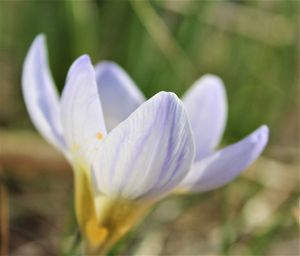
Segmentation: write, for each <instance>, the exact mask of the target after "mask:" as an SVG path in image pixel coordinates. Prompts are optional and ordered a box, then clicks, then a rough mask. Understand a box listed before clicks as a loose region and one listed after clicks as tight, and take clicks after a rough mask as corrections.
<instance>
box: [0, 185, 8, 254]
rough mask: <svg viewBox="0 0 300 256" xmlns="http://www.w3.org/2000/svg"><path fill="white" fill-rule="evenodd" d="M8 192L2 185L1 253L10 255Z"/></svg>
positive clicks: (0, 186) (0, 191)
mask: <svg viewBox="0 0 300 256" xmlns="http://www.w3.org/2000/svg"><path fill="white" fill-rule="evenodd" d="M8 211H9V209H8V193H7V190H6V188H5V187H4V185H2V184H1V185H0V255H2V256H6V255H8V244H9V222H8V214H9V212H8Z"/></svg>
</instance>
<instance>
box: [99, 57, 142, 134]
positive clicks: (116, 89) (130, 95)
mask: <svg viewBox="0 0 300 256" xmlns="http://www.w3.org/2000/svg"><path fill="white" fill-rule="evenodd" d="M95 70H96V77H97V83H98V91H99V94H100V98H101V103H102V107H103V114H104V119H105V123H106V127H107V129H108V130H111V129H113V128H114V127H116V126H117V125H118V124H119V123H121V122H122V121H124V120H125V119H126V118H127V117H128V116H129V115H130V114H131V113H132V112H133V111H134V110H135V109H136V108H137V107H139V106H140V105H141V104H142V103H143V102H144V101H145V97H144V96H143V94H142V93H141V91H140V90H139V89H138V87H137V86H136V85H135V84H134V82H133V81H132V80H131V78H130V77H129V76H128V74H127V73H126V72H125V71H124V70H123V69H122V68H121V67H120V66H118V65H117V64H115V63H113V62H109V61H103V62H101V63H99V64H98V65H96V67H95Z"/></svg>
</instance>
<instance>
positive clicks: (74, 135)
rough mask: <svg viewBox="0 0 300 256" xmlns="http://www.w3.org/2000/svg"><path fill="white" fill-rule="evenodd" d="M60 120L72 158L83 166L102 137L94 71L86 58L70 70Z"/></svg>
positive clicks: (77, 62) (104, 132) (77, 61)
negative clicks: (76, 155) (76, 157)
mask: <svg viewBox="0 0 300 256" xmlns="http://www.w3.org/2000/svg"><path fill="white" fill-rule="evenodd" d="M61 120H62V125H63V130H64V135H65V138H66V142H67V144H68V146H69V148H70V149H71V151H72V153H73V155H74V153H77V154H78V155H80V156H81V157H83V158H84V159H85V160H86V161H87V162H88V161H89V159H90V157H91V155H92V154H93V152H94V151H95V150H96V148H97V146H98V145H99V143H100V141H101V140H102V139H103V137H104V136H105V135H106V128H105V123H104V119H103V114H102V108H101V102H100V98H99V95H98V91H97V82H96V76H95V70H94V67H93V66H92V64H91V61H90V58H89V57H88V56H87V55H84V56H81V57H80V58H78V59H77V60H76V61H75V62H74V63H73V65H72V66H71V68H70V70H69V73H68V76H67V80H66V85H65V88H64V90H63V93H62V98H61Z"/></svg>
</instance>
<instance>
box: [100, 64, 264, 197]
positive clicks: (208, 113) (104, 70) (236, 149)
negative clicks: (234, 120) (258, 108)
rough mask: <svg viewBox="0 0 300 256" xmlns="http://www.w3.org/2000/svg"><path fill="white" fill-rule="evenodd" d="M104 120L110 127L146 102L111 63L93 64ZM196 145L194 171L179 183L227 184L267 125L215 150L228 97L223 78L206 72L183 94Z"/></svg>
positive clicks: (257, 147)
mask: <svg viewBox="0 0 300 256" xmlns="http://www.w3.org/2000/svg"><path fill="white" fill-rule="evenodd" d="M95 69H96V76H97V83H98V89H99V92H100V98H101V102H102V108H103V114H104V119H105V121H106V125H107V127H108V129H113V128H114V127H115V126H116V125H118V123H120V122H121V121H122V120H124V119H126V118H127V116H128V115H130V113H131V112H132V111H134V110H135V109H136V108H138V107H139V106H140V105H141V104H143V102H144V101H145V97H144V96H143V94H142V93H141V92H140V91H139V89H138V87H137V86H136V85H135V84H134V82H133V81H132V80H131V78H130V77H129V76H128V75H127V74H126V72H125V71H124V70H123V69H122V68H121V67H120V66H118V65H117V64H115V63H113V62H107V61H106V62H105V61H104V62H101V63H99V64H98V65H96V67H95ZM182 100H183V103H184V105H185V109H186V111H187V114H188V117H189V120H190V123H191V127H192V132H193V135H194V140H195V145H196V155H195V159H194V163H193V165H192V168H191V170H190V171H189V172H188V174H187V176H186V177H185V178H184V179H183V181H182V182H181V183H180V185H179V186H178V189H179V190H184V191H189V192H200V191H208V190H212V189H215V188H218V187H220V186H223V185H225V184H227V183H228V182H230V181H232V180H233V179H234V178H235V177H237V176H238V175H239V174H240V173H241V172H242V171H243V170H245V169H246V168H247V167H248V166H249V165H250V164H251V163H253V162H254V161H255V160H256V159H257V158H258V157H259V155H260V154H261V152H262V151H263V149H264V148H265V146H266V144H267V141H268V136H269V135H268V133H269V131H268V127H267V126H265V125H263V126H261V127H259V128H258V129H257V130H255V131H254V132H252V133H251V134H250V135H248V136H247V137H246V138H244V139H242V140H241V141H239V142H237V143H235V144H232V145H230V146H227V147H225V148H223V149H219V150H216V148H217V146H218V145H219V143H220V140H221V138H222V135H223V132H224V128H225V123H226V119H227V97H226V93H225V88H224V84H223V82H222V80H221V79H220V78H219V77H217V76H215V75H204V76H203V77H202V78H200V79H199V80H197V81H196V82H195V83H194V84H193V85H192V86H191V88H190V89H189V90H188V91H187V92H186V93H185V95H184V96H183V97H182Z"/></svg>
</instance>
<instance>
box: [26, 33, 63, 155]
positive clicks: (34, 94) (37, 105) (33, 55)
mask: <svg viewBox="0 0 300 256" xmlns="http://www.w3.org/2000/svg"><path fill="white" fill-rule="evenodd" d="M22 91H23V96H24V100H25V104H26V107H27V110H28V112H29V114H30V117H31V120H32V122H33V123H34V125H35V127H36V128H37V130H38V131H39V132H40V133H41V134H42V135H43V136H44V137H45V139H46V140H48V141H49V142H50V143H51V144H53V145H54V146H55V147H56V148H58V149H59V150H61V151H62V152H64V153H66V145H65V141H64V138H63V135H62V125H61V122H60V117H59V115H60V109H59V99H58V94H57V90H56V87H55V85H54V82H53V79H52V76H51V74H50V70H49V67H48V58H47V51H46V43H45V38H44V36H43V35H39V36H37V37H36V39H35V40H34V42H33V43H32V45H31V47H30V50H29V52H28V54H27V56H26V58H25V62H24V66H23V74H22Z"/></svg>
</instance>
